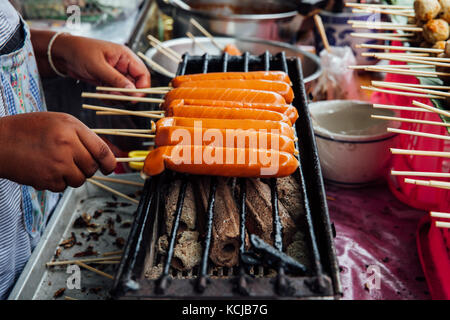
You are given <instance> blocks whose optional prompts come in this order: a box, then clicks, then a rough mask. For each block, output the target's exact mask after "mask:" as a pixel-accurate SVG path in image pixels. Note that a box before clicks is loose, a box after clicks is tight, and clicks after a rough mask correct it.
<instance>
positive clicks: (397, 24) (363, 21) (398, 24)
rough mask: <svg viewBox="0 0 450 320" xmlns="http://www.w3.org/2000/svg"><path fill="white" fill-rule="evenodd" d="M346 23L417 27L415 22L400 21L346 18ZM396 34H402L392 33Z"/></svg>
mask: <svg viewBox="0 0 450 320" xmlns="http://www.w3.org/2000/svg"><path fill="white" fill-rule="evenodd" d="M347 23H348V24H367V25H373V24H376V25H377V26H393V27H418V25H416V24H409V23H406V24H402V23H395V22H387V21H370V22H369V21H366V20H347ZM394 34H396V35H398V36H402V34H401V33H394Z"/></svg>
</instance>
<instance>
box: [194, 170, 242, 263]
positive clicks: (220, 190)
mask: <svg viewBox="0 0 450 320" xmlns="http://www.w3.org/2000/svg"><path fill="white" fill-rule="evenodd" d="M227 180H228V179H226V178H217V189H216V197H215V199H216V202H215V205H214V218H213V226H212V239H211V250H210V254H209V257H210V259H211V261H212V262H213V263H214V264H216V265H217V266H220V267H232V266H235V265H237V263H238V260H239V244H240V240H239V210H238V208H237V206H236V203H235V201H234V198H233V195H232V193H231V189H230V187H229V186H228V185H227ZM196 186H198V192H196V194H198V197H199V200H200V201H199V204H200V205H201V206H202V207H203V208H202V212H204V217H202V220H204V221H202V224H204V223H206V218H207V215H206V210H207V206H208V200H209V191H210V181H209V178H199V180H198V184H196ZM199 222H200V221H199ZM202 230H205V228H202Z"/></svg>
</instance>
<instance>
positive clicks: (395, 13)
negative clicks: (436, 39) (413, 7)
mask: <svg viewBox="0 0 450 320" xmlns="http://www.w3.org/2000/svg"><path fill="white" fill-rule="evenodd" d="M352 12H353V13H382V14H389V15H393V16H402V17H408V18H414V17H415V14H414V12H412V11H402V10H383V9H375V8H374V9H371V8H364V9H363V8H359V9H352Z"/></svg>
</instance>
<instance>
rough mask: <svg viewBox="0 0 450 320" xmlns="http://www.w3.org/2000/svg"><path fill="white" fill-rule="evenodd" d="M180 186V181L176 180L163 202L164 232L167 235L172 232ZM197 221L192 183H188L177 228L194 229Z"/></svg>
mask: <svg viewBox="0 0 450 320" xmlns="http://www.w3.org/2000/svg"><path fill="white" fill-rule="evenodd" d="M180 188H181V181H180V180H176V181H174V183H173V184H172V185H171V187H170V191H169V192H168V196H167V198H166V202H165V217H166V219H165V222H166V233H167V234H168V235H169V234H171V232H172V224H173V220H174V218H175V211H176V208H177V202H178V193H179V190H180ZM196 222H197V210H196V207H195V198H194V192H193V190H192V185H191V184H190V183H189V184H188V185H187V188H186V194H185V197H184V203H183V211H182V212H181V219H180V226H179V228H178V230H179V231H180V232H181V231H184V230H194V229H195V227H196Z"/></svg>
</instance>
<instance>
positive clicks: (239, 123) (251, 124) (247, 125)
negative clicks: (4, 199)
mask: <svg viewBox="0 0 450 320" xmlns="http://www.w3.org/2000/svg"><path fill="white" fill-rule="evenodd" d="M195 121H201V122H202V127H203V128H219V129H242V130H247V129H254V130H259V129H266V130H268V131H270V130H272V132H273V131H274V130H276V131H277V132H278V133H279V134H280V135H283V136H287V137H289V138H291V139H294V130H293V128H292V127H291V126H290V125H289V124H287V123H284V122H279V121H270V120H246V119H245V120H242V119H234V120H233V119H208V118H203V119H194V118H183V117H165V118H162V119H160V120H158V121H157V122H156V132H158V131H159V130H161V128H162V127H171V126H182V127H193V126H194V124H195V123H194V122H195Z"/></svg>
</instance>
